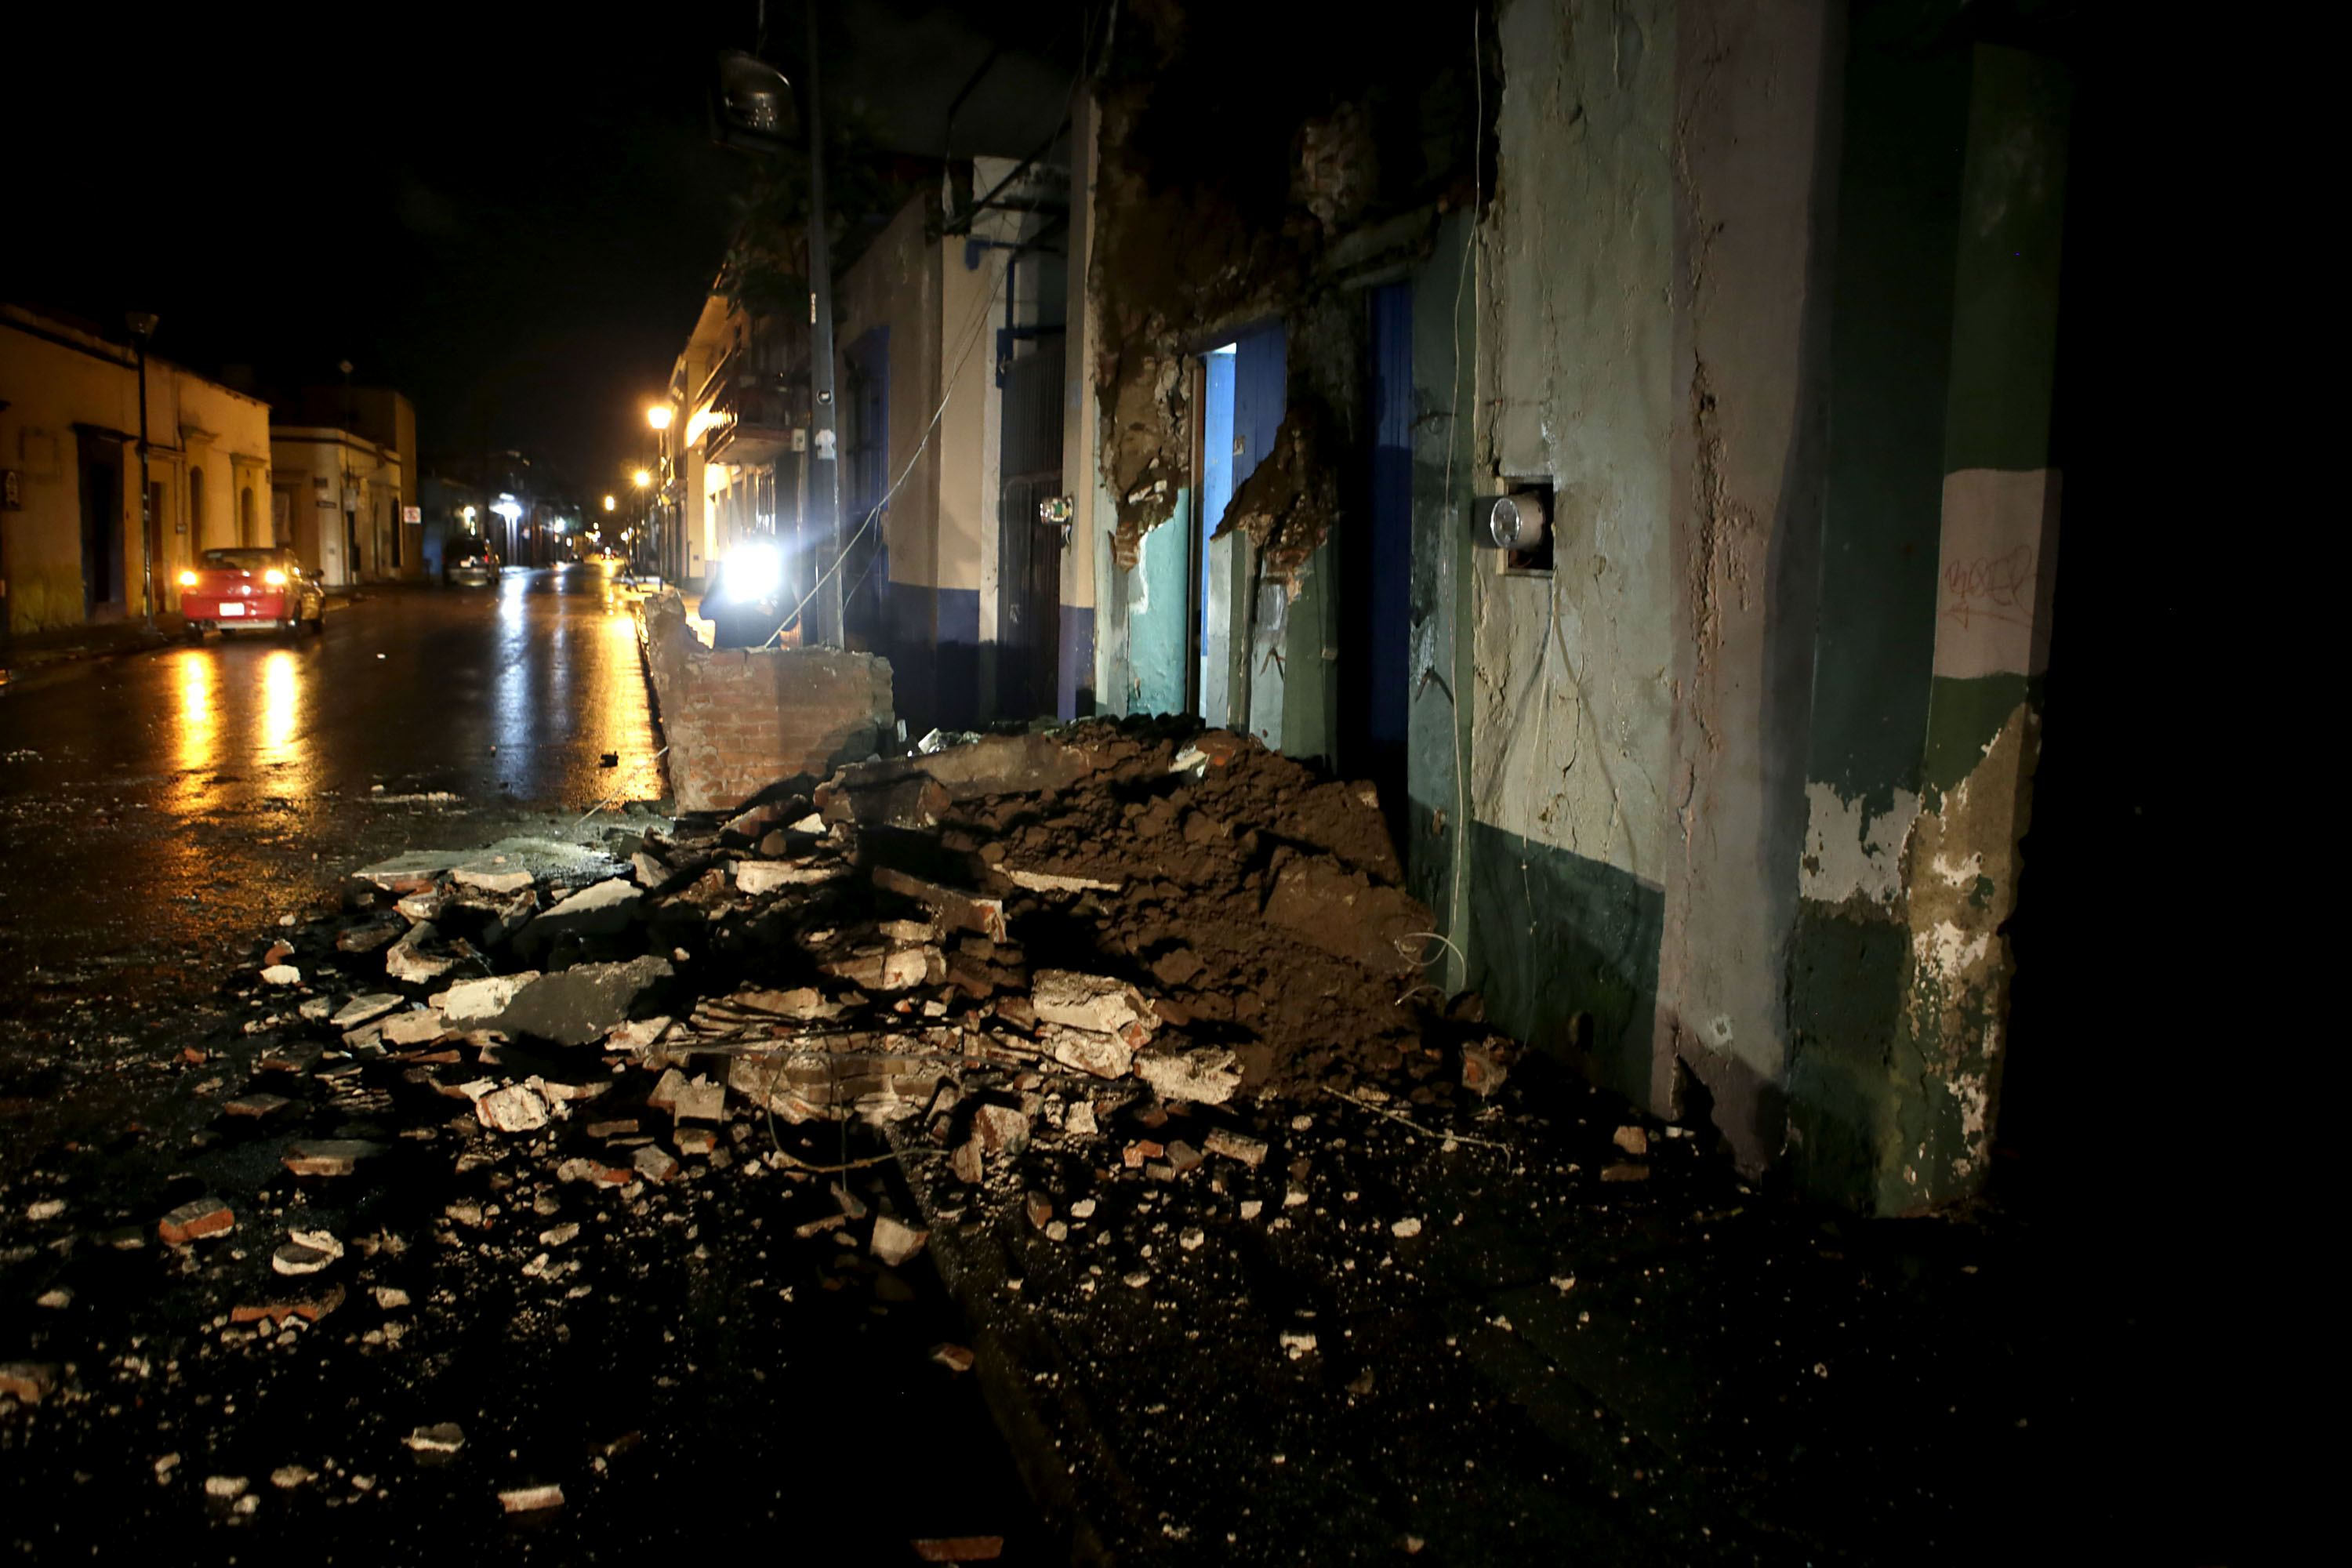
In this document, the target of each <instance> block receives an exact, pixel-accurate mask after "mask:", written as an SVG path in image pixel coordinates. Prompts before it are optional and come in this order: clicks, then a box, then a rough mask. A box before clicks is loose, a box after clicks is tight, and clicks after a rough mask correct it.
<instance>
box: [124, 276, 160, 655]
mask: <svg viewBox="0 0 2352 1568" xmlns="http://www.w3.org/2000/svg"><path fill="white" fill-rule="evenodd" d="M122 324H123V325H124V326H126V327H129V328H130V329H131V343H132V345H133V346H134V348H135V349H136V350H137V352H138V355H139V553H140V556H141V558H142V563H143V566H144V572H143V575H144V577H145V579H146V581H145V585H144V586H142V588H141V589H140V591H139V603H140V609H141V613H142V615H143V616H145V617H146V621H147V629H148V630H149V631H151V632H152V631H153V630H154V629H155V492H154V490H153V489H152V488H151V487H150V486H149V484H148V482H147V340H148V339H149V338H152V337H153V336H154V335H155V326H156V320H155V313H154V312H153V311H152V310H132V311H130V312H129V313H127V314H126V315H125V316H124V317H123V318H122Z"/></svg>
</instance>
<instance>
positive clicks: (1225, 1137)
mask: <svg viewBox="0 0 2352 1568" xmlns="http://www.w3.org/2000/svg"><path fill="white" fill-rule="evenodd" d="M1201 1150H1202V1152H1203V1153H1207V1154H1223V1156H1224V1157H1225V1158H1226V1159H1228V1160H1238V1161H1240V1162H1241V1163H1243V1164H1244V1165H1248V1166H1250V1167H1252V1168H1253V1169H1255V1167H1257V1166H1259V1165H1263V1164H1265V1140H1264V1139H1262V1138H1253V1137H1251V1136H1250V1135H1249V1134H1248V1133H1246V1132H1235V1131H1233V1130H1232V1129H1231V1128H1226V1127H1213V1128H1211V1129H1210V1130H1209V1133H1208V1136H1207V1137H1205V1138H1202V1140H1201Z"/></svg>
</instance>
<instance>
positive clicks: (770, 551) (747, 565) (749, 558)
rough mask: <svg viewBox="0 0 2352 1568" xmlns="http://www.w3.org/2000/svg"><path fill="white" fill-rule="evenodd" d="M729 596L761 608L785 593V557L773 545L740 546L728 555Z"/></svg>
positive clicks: (738, 601)
mask: <svg viewBox="0 0 2352 1568" xmlns="http://www.w3.org/2000/svg"><path fill="white" fill-rule="evenodd" d="M726 570H727V579H726V587H727V596H728V597H729V598H730V599H732V600H734V601H735V602H736V603H738V604H757V603H758V602H759V601H761V600H762V599H772V598H774V597H775V596H776V595H778V594H780V593H782V591H783V586H784V557H783V553H782V552H781V551H779V550H778V549H777V548H776V547H775V546H774V545H772V544H739V545H737V546H736V547H735V548H734V549H732V550H730V551H729V552H727V569H726Z"/></svg>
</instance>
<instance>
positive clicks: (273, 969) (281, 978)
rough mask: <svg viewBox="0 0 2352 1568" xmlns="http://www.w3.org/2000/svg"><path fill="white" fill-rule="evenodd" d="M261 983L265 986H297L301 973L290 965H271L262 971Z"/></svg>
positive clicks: (299, 982) (300, 979) (300, 982)
mask: <svg viewBox="0 0 2352 1568" xmlns="http://www.w3.org/2000/svg"><path fill="white" fill-rule="evenodd" d="M261 981H262V984H265V985H299V984H302V972H301V971H300V970H299V969H297V968H295V967H294V965H292V964H290V963H273V964H270V965H268V967H266V968H264V969H263V970H262V972H261Z"/></svg>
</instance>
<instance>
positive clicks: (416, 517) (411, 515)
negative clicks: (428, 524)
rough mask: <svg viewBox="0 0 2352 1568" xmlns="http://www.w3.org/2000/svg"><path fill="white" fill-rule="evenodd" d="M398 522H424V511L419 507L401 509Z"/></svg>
mask: <svg viewBox="0 0 2352 1568" xmlns="http://www.w3.org/2000/svg"><path fill="white" fill-rule="evenodd" d="M400 521H403V522H423V521H425V509H424V508H423V507H421V506H404V507H402V508H401V509H400Z"/></svg>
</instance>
